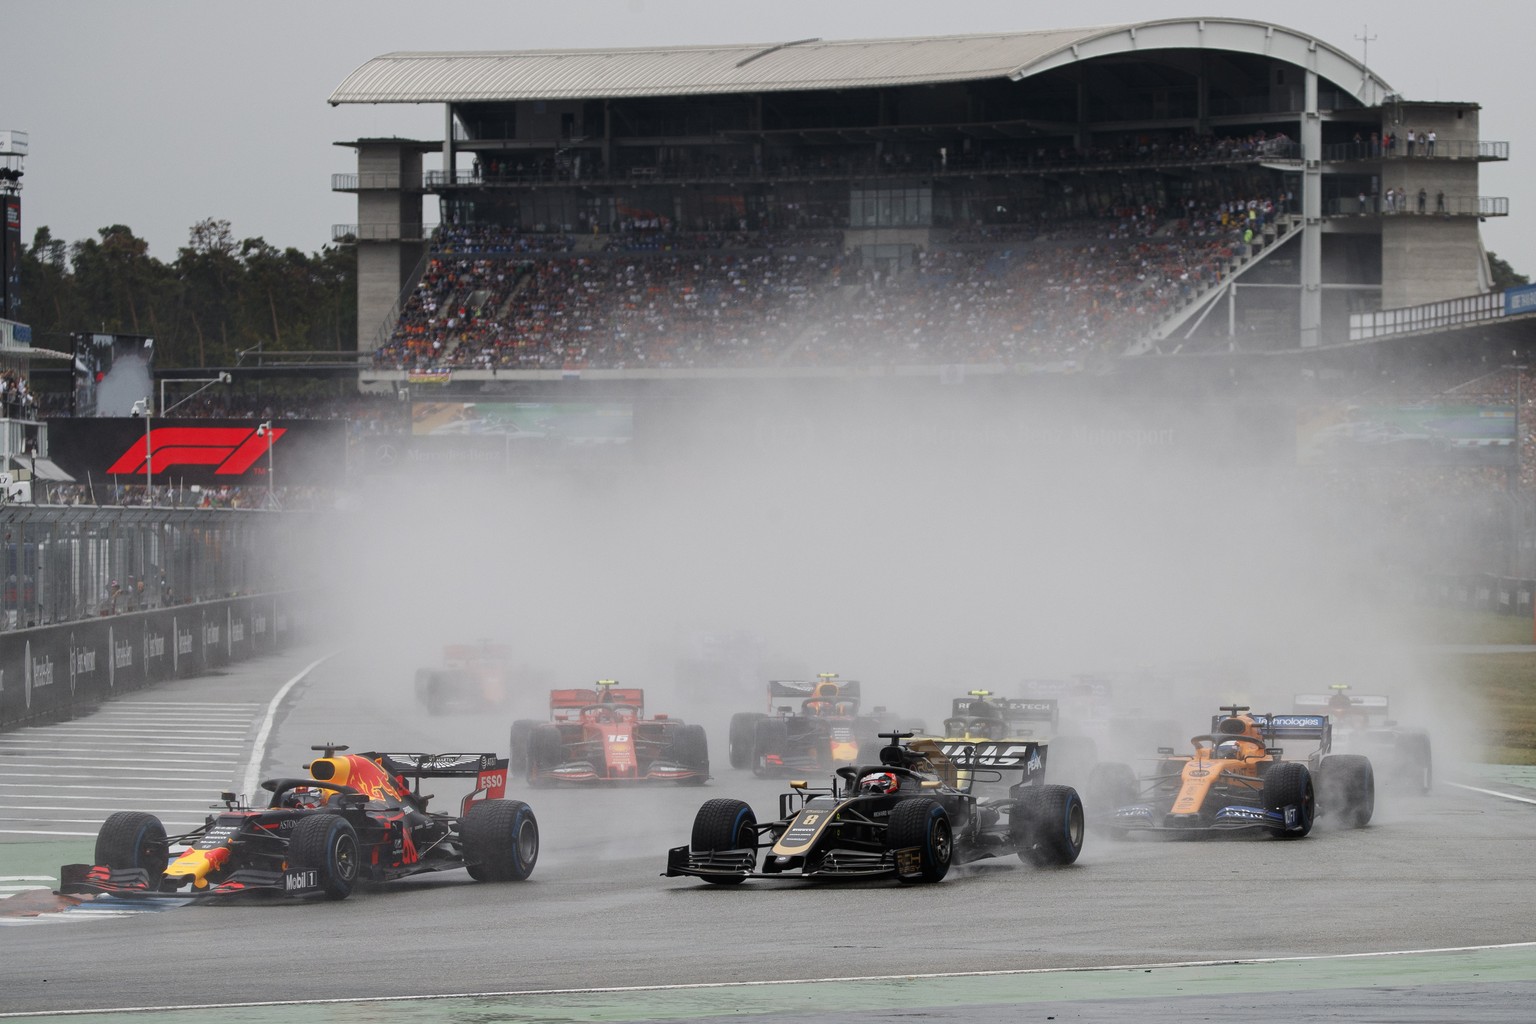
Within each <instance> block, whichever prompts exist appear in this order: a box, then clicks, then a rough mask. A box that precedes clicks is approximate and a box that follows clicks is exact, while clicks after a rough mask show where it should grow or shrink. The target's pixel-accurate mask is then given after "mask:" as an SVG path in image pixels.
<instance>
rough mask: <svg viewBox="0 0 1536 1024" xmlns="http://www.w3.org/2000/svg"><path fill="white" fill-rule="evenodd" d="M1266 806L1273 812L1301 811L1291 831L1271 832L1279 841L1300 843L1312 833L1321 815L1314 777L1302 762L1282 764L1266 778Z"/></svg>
mask: <svg viewBox="0 0 1536 1024" xmlns="http://www.w3.org/2000/svg"><path fill="white" fill-rule="evenodd" d="M1264 806H1265V807H1266V808H1268V809H1269V810H1271V811H1284V810H1285V808H1287V807H1295V808H1296V809H1297V820H1296V823H1295V824H1294V825H1293V826H1291V827H1290V828H1286V827H1284V826H1279V827H1276V828H1273V829H1271V830H1270V832H1271V834H1272V835H1274V836H1275V837H1276V838H1277V839H1300V838H1301V837H1302V836H1304V835H1306V834H1307V833H1308V832H1311V831H1312V819H1313V817H1314V816H1315V815H1316V814H1317V795H1316V793H1315V791H1314V790H1313V788H1312V773H1311V772H1309V771H1307V766H1306V765H1304V764H1302V763H1301V762H1300V761H1282V762H1280V763H1279V764H1277V765H1275V766H1274V767H1273V768H1271V769H1270V770H1269V771H1268V772H1267V773H1265V775H1264Z"/></svg>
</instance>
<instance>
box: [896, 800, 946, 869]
mask: <svg viewBox="0 0 1536 1024" xmlns="http://www.w3.org/2000/svg"><path fill="white" fill-rule="evenodd" d="M885 845H886V849H889V850H903V849H906V848H908V847H911V846H915V847H917V848H918V857H919V860H918V874H917V876H916V877H910V876H907V875H898V876H897V877H898V878H900V879H901V881H903V882H908V883H911V882H937V881H938V880H939V879H941V878H943V877H944V876H945V875H947V874H949V864H950V861H951V860H952V859H953V858H954V855H955V843H954V835H953V834H952V832H951V830H950V825H949V812H948V811H946V810H945V809H944V805H943V804H941V803H939V802H938V801H937V800H934V799H932V798H930V797H926V796H920V797H914V798H913V799H911V800H902V801H899V802H898V803H897V804H896V806H895V807H893V808H891V817H890V824H889V825H888V826H887V828H886V832H885Z"/></svg>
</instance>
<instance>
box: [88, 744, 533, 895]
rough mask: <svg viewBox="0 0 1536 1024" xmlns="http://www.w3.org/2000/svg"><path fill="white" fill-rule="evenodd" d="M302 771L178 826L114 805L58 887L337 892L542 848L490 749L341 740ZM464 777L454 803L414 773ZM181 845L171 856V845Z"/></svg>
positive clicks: (509, 872)
mask: <svg viewBox="0 0 1536 1024" xmlns="http://www.w3.org/2000/svg"><path fill="white" fill-rule="evenodd" d="M313 749H315V750H318V751H323V756H321V757H318V758H316V759H315V760H313V761H311V762H310V763H309V764H308V765H306V766H305V767H306V768H307V769H308V770H309V777H308V778H294V779H268V780H267V781H266V782H263V783H262V788H264V789H266V790H269V791H270V792H271V794H272V797H271V801H270V803H269V804H268V805H267V806H265V807H254V806H245V805H243V804H241V803H239V802H238V801H237V799H236V797H235V794H234V793H225V794H223V796H222V799H223V801H224V809H223V810H221V811H219V812H218V813H216V814H210V815H209V816H208V819H207V821H206V822H204V824H203V825H201V826H200V827H198V828H196V829H193V830H192V831H191V832H188V833H186V834H185V835H178V836H167V835H166V833H165V826H164V825H162V824H161V823H160V819H158V818H156V817H155V816H154V815H153V814H146V813H143V812H140V811H118V812H117V813H115V814H113V815H111V816H110V817H108V818H107V820H106V823H105V824H103V825H102V827H101V831H100V833H98V834H97V836H96V863H95V864H66V865H65V866H64V867H63V868H62V869H61V873H60V878H61V881H62V885H61V886H60V887H59V891H60V892H64V893H106V894H110V895H113V896H129V897H132V896H179V897H201V896H230V895H236V894H240V893H275V894H280V895H290V896H309V895H318V896H324V897H327V898H329V899H345V898H346V897H347V896H348V895H350V894H351V892H352V890H353V888H354V887H355V886H356V885H357V884H358V883H359V882H362V881H375V882H382V881H387V880H389V879H394V878H403V877H405V876H406V875H414V874H419V873H421V872H424V871H445V870H449V869H451V868H465V869H467V870H468V872H469V875H470V877H471V878H473V879H475V880H476V881H482V882H519V881H522V880H523V879H525V878H527V877H528V876H529V874H530V873H532V871H533V866H534V862H535V861H537V859H538V856H539V824H538V821H537V820H536V819H535V818H534V815H533V809H532V808H530V807H529V806H528V805H527V804H525V803H523V802H522V801H521V800H505V799H502V794H503V793H504V792H505V788H506V784H507V761H506V759H505V758H498V757H497V756H496V755H495V754H414V753H401V754H386V753H376V752H371V753H366V754H346V753H343V751H345V750H346V749H347V748H346V747H345V746H342V745H340V744H334V743H332V744H325V745H323V746H317V747H314V748H313ZM449 778H460V779H473V780H474V782H475V789H474V791H473V792H471V793H470V794H469V795H468V796H466V797H465V798H464V800H463V802H462V803H461V805H460V807H459V812H458V813H457V814H442V813H434V812H431V811H428V810H427V802H428V801H429V800H430V799H431V797H430V796H429V795H424V794H422V793H421V780H423V779H449ZM173 845H174V846H183V847H185V849H184V850H183V851H182V852H181V853H179V854H178V855H177V856H176V857H175V859H172V858H171V855H170V850H171V847H172V846H173Z"/></svg>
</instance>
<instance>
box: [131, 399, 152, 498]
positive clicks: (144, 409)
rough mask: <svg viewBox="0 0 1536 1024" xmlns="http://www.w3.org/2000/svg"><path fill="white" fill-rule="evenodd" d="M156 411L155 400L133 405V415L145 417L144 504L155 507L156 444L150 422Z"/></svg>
mask: <svg viewBox="0 0 1536 1024" xmlns="http://www.w3.org/2000/svg"><path fill="white" fill-rule="evenodd" d="M154 411H155V404H154V400H153V399H151V398H150V397H149V396H147V395H146V396H145V397H143V398H141V399H139V400H138V401H137V402H134V403H133V411H132V412H133V415H135V416H143V417H144V503H145V504H146V505H148V506H149V507H150V508H154V507H155V477H154V472H155V444H154V435H153V433H152V430H153V428H152V427H151V426H150V420H151V419H152V418H153V413H154Z"/></svg>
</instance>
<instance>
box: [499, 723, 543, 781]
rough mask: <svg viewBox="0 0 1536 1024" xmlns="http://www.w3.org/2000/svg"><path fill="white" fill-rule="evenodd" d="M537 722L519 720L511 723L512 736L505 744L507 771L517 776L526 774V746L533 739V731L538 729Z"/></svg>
mask: <svg viewBox="0 0 1536 1024" xmlns="http://www.w3.org/2000/svg"><path fill="white" fill-rule="evenodd" d="M539 725H540V723H539V722H536V721H534V720H533V719H531V718H519V719H517V720H515V721H514V722H513V723H512V735H511V737H510V740H509V742H508V744H507V761H508V764H507V770H508V771H509V772H514V773H516V774H518V775H524V774H527V772H528V746H529V743H530V741H531V740H532V738H533V730H534V729H536V728H538V727H539Z"/></svg>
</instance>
